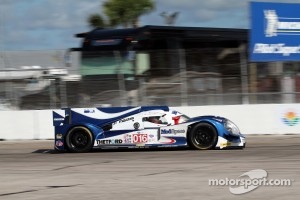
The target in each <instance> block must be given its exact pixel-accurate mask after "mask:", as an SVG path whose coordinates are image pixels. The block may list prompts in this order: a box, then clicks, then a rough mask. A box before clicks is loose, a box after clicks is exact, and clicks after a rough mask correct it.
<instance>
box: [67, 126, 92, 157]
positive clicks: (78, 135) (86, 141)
mask: <svg viewBox="0 0 300 200" xmlns="http://www.w3.org/2000/svg"><path fill="white" fill-rule="evenodd" d="M93 143H94V140H93V134H92V133H91V131H90V130H89V129H87V128H85V127H83V126H76V127H73V128H72V129H71V130H70V131H69V132H68V134H67V136H66V144H67V148H68V150H69V151H70V152H72V153H85V152H89V151H90V150H91V149H92V148H93V145H94V144H93Z"/></svg>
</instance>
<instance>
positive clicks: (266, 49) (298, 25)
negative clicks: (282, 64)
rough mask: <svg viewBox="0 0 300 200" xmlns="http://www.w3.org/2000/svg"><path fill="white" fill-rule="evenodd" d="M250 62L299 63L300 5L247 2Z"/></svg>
mask: <svg viewBox="0 0 300 200" xmlns="http://www.w3.org/2000/svg"><path fill="white" fill-rule="evenodd" d="M250 10H251V27H250V46H249V48H250V49H249V54H250V55H249V57H250V61H252V62H270V61H299V60H300V4H291V3H265V2H251V3H250Z"/></svg>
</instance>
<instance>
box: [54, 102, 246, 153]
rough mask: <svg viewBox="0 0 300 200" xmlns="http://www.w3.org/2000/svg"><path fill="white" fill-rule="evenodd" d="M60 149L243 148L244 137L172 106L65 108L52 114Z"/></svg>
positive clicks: (222, 122)
mask: <svg viewBox="0 0 300 200" xmlns="http://www.w3.org/2000/svg"><path fill="white" fill-rule="evenodd" d="M53 125H54V129H55V144H54V146H55V149H56V150H58V151H69V152H76V153H83V152H88V151H91V150H92V149H93V148H100V149H107V148H151V147H153V148H159V147H191V148H194V149H199V150H208V149H223V148H231V147H233V148H244V147H245V144H246V143H245V137H244V136H243V135H242V134H241V133H240V131H239V128H238V127H237V126H236V125H235V124H234V123H233V122H232V121H230V120H229V119H226V118H223V117H218V116H199V117H194V118H189V117H188V116H186V115H184V114H182V113H180V112H178V111H175V110H172V109H170V108H169V107H168V106H141V107H107V108H64V109H61V110H55V111H53Z"/></svg>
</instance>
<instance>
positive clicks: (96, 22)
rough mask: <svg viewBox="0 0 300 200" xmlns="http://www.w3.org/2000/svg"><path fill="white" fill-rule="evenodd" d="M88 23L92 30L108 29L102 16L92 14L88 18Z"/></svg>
mask: <svg viewBox="0 0 300 200" xmlns="http://www.w3.org/2000/svg"><path fill="white" fill-rule="evenodd" d="M88 23H89V25H90V27H92V28H99V27H102V28H104V27H106V26H107V24H106V23H105V22H104V19H103V17H102V16H101V15H100V14H92V15H90V16H89V18H88Z"/></svg>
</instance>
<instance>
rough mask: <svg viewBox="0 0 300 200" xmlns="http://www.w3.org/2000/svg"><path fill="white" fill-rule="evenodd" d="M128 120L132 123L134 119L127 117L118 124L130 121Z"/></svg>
mask: <svg viewBox="0 0 300 200" xmlns="http://www.w3.org/2000/svg"><path fill="white" fill-rule="evenodd" d="M130 120H132V121H133V120H134V117H128V118H124V119H121V120H119V123H123V122H127V121H130Z"/></svg>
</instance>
